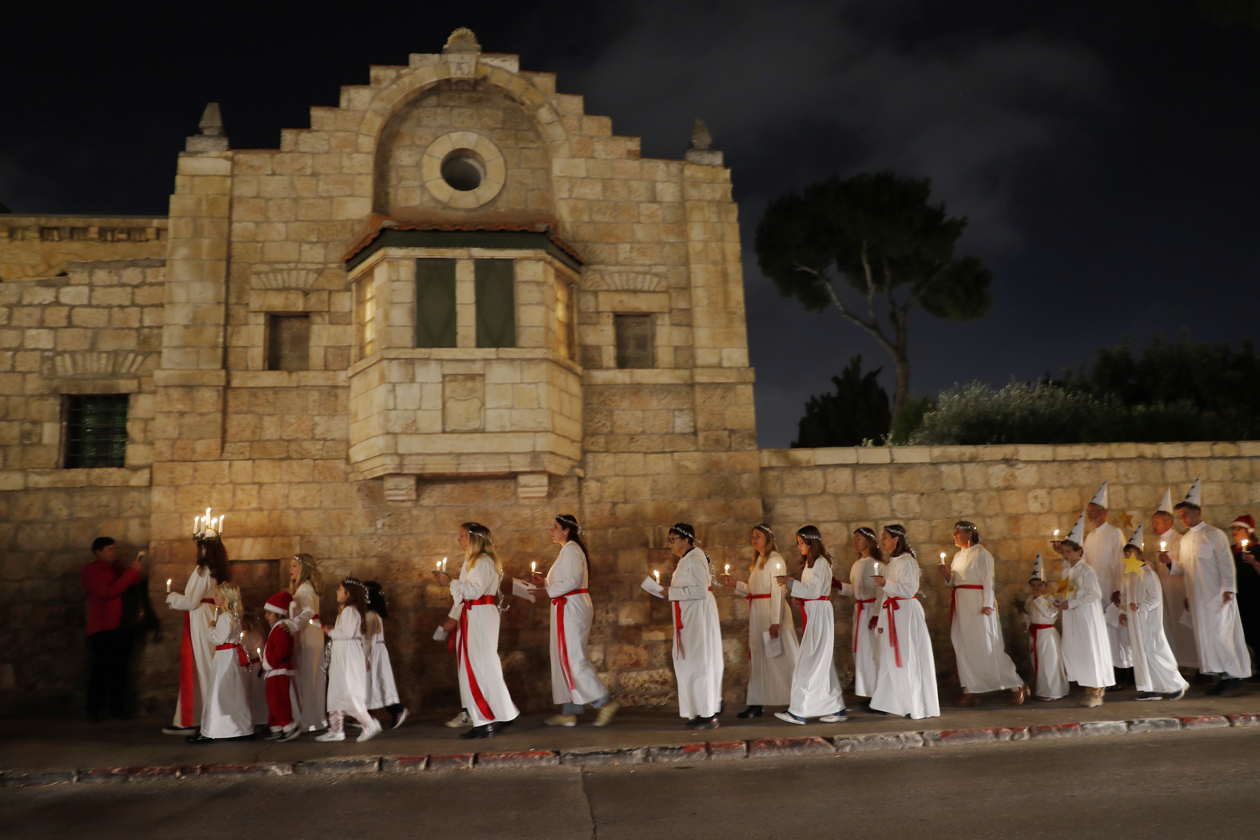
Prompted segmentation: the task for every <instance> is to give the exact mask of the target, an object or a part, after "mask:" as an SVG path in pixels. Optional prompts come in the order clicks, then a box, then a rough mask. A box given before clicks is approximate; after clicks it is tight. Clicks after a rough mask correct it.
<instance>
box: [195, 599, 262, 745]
mask: <svg viewBox="0 0 1260 840" xmlns="http://www.w3.org/2000/svg"><path fill="white" fill-rule="evenodd" d="M214 606H215V619H214V625H213V627H211V628H210V632H209V633H208V636H209V639H210V641H211V643H212V644H214V662H213V665H212V670H211V674H210V681H209V683H208V684H207V686H206V698H205V707H204V709H203V710H202V713H201V732H200V733H199V734H197V735H190V736H189V737H188V740H189V741H190V742H192V743H194V744H202V743H206V742H207V741H214V740H219V739H224V738H233V739H240V740H245V741H247V740H250V739H252V738H253V737H254V710H253V704H252V702H251V701H250V696H249V690H248V689H249V687H248V685H247V684H246V682H245V680H246V678H247V677H248V675H249V674H248V671H247V670H246V669H247V668H248V666H249V657H248V655H247V654H246V653H245V649H244V648H243V647H241V591H240V589H238V588H237V587H236V585H235V584H232V583H221V584H219V586H218V588H217V589H216V590H215V593H214Z"/></svg>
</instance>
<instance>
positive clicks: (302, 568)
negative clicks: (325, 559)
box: [289, 552, 324, 595]
mask: <svg viewBox="0 0 1260 840" xmlns="http://www.w3.org/2000/svg"><path fill="white" fill-rule="evenodd" d="M293 559H294V560H296V561H298V573H297V580H295V581H293V583H292V584H291V585H290V586H289V594H290V595H296V594H297V591H298V587H300V586H301V585H302V584H304V583H306V582H307V581H310V583H311V588H312V589H314V590H315V594H316V595H323V594H324V577H323V575H321V574H320V573H319V562H318V561H317V560H316V559H315V557H314V555H311V554H307V553H306V552H303V553H301V554H295V555H293Z"/></svg>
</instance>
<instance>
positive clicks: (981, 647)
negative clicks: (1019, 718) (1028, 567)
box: [939, 521, 1028, 706]
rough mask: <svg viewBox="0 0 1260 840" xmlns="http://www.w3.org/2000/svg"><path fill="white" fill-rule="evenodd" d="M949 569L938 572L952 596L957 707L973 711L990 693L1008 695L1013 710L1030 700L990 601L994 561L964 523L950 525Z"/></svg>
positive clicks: (974, 529)
mask: <svg viewBox="0 0 1260 840" xmlns="http://www.w3.org/2000/svg"><path fill="white" fill-rule="evenodd" d="M954 545H956V546H958V548H959V549H960V550H959V552H958V553H957V554H955V555H954V561H953V564H952V565H951V566H950V567H949V568H946V567H945V566H944V565H942V566H940V567H939V568H940V570H941V574H942V576H943V577H944V578H945V582H946V583H948V584H949V585H950V586H951V587H953V591H952V592H951V593H950V599H951V600H950V631H949V635H950V639H951V640H952V641H953V643H954V660H955V663H956V664H957V666H958V681H959V682H960V683H961V684H962V689H963V694H962V696H961V697H959V698H958V700H957V701H955V703H954V705H956V706H974V705H976V704H977V703H979V702H980V695H981V694H987V693H988V692H990V691H1002V690H1007V691H1010V692H1011V700H1010V702H1011V705H1015V706H1018V705H1019V704H1021V703H1023V702H1024V700H1025V699H1027V697H1028V687H1027V686H1025V685H1024V681H1023V679H1021V678H1020V676H1019V671H1018V670H1016V668H1015V663H1014V662H1012V661H1011V657H1010V656H1009V655H1007V653H1006V642H1005V640H1004V639H1003V638H1002V623H1001V621H999V619H998V612H997V605H996V603H995V601H994V598H993V555H992V554H990V553H989V552H988V551H987V550H986V549H985V548H984V547H983V546H981V545H980V532H979V531H978V530H977V529H976V526H975V525H973V524H972V523H970V522H967V521H960V522H957V523H955V524H954Z"/></svg>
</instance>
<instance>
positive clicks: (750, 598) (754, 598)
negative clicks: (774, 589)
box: [744, 592, 770, 601]
mask: <svg viewBox="0 0 1260 840" xmlns="http://www.w3.org/2000/svg"><path fill="white" fill-rule="evenodd" d="M744 597H745V598H747V599H748V600H749V601H755V600H757V599H758V598H769V597H770V593H769V592H767V593H766V594H764V595H745V596H744Z"/></svg>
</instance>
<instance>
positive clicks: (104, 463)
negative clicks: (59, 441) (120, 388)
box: [66, 394, 127, 469]
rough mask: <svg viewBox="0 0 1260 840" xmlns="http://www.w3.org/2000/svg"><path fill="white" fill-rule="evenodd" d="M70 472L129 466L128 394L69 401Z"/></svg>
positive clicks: (84, 396)
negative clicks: (87, 468) (83, 469)
mask: <svg viewBox="0 0 1260 840" xmlns="http://www.w3.org/2000/svg"><path fill="white" fill-rule="evenodd" d="M66 403H67V405H66V469H80V468H83V467H123V466H126V465H127V395H126V394H105V395H95V394H91V395H89V394H83V395H75V396H70V397H67V398H66Z"/></svg>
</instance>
